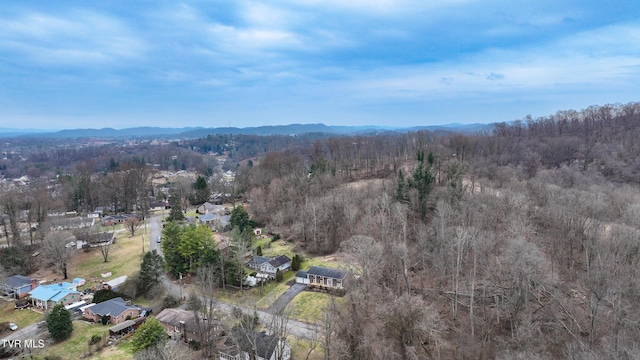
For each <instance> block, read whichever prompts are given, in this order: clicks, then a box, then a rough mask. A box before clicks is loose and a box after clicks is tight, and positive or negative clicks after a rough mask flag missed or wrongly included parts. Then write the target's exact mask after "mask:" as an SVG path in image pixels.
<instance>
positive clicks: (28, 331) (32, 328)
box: [0, 310, 47, 345]
mask: <svg viewBox="0 0 640 360" xmlns="http://www.w3.org/2000/svg"><path fill="white" fill-rule="evenodd" d="M20 311H31V310H20ZM46 329H47V328H46V327H43V328H38V324H32V325H29V326H27V327H24V328H22V329H18V330H16V331H12V332H11V333H10V334H9V335H7V336H5V337H3V338H2V340H7V341H8V340H23V341H24V340H26V339H36V338H37V337H38V335H39V334H40V333H41V332H43V331H44V330H46ZM0 345H2V342H0Z"/></svg>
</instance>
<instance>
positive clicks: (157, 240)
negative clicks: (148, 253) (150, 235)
mask: <svg viewBox="0 0 640 360" xmlns="http://www.w3.org/2000/svg"><path fill="white" fill-rule="evenodd" d="M160 241H162V236H158V239H156V242H157V243H158V244H160Z"/></svg>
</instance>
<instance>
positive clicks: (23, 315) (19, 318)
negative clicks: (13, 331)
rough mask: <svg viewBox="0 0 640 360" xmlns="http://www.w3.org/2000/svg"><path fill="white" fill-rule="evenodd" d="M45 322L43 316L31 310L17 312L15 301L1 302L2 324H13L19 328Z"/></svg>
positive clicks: (0, 315) (0, 318) (0, 319)
mask: <svg viewBox="0 0 640 360" xmlns="http://www.w3.org/2000/svg"><path fill="white" fill-rule="evenodd" d="M40 320H44V317H43V316H42V314H40V313H37V312H35V311H32V310H30V309H24V310H16V309H15V303H14V302H13V301H3V300H0V322H12V323H15V324H16V325H18V327H19V328H23V327H25V326H28V325H31V324H35V323H36V322H38V321H40Z"/></svg>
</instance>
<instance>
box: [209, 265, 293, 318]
mask: <svg viewBox="0 0 640 360" xmlns="http://www.w3.org/2000/svg"><path fill="white" fill-rule="evenodd" d="M294 276H295V272H293V271H287V272H286V273H284V281H283V282H281V283H275V282H270V283H267V284H265V285H264V287H263V286H262V285H257V286H256V287H255V288H253V289H249V290H243V291H240V290H236V289H225V290H219V291H218V293H217V294H216V298H218V299H220V300H222V301H225V302H228V303H231V304H235V305H240V306H245V307H248V308H253V307H254V306H256V307H257V308H258V309H261V310H264V309H266V308H268V307H269V305H271V303H272V302H273V301H275V300H276V299H277V298H278V297H279V296H280V295H282V293H284V292H285V291H287V289H288V288H289V285H286V284H285V283H286V282H287V281H289V280H291V279H293V277H294Z"/></svg>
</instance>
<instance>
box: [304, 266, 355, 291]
mask: <svg viewBox="0 0 640 360" xmlns="http://www.w3.org/2000/svg"><path fill="white" fill-rule="evenodd" d="M348 274H349V273H348V272H347V271H344V270H340V269H333V268H328V267H324V266H312V267H311V268H310V269H309V270H306V271H305V270H300V271H298V272H297V273H296V282H297V283H299V284H307V285H308V286H311V287H314V286H318V287H323V288H332V289H343V288H344V287H345V283H346V282H347V275H348Z"/></svg>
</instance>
